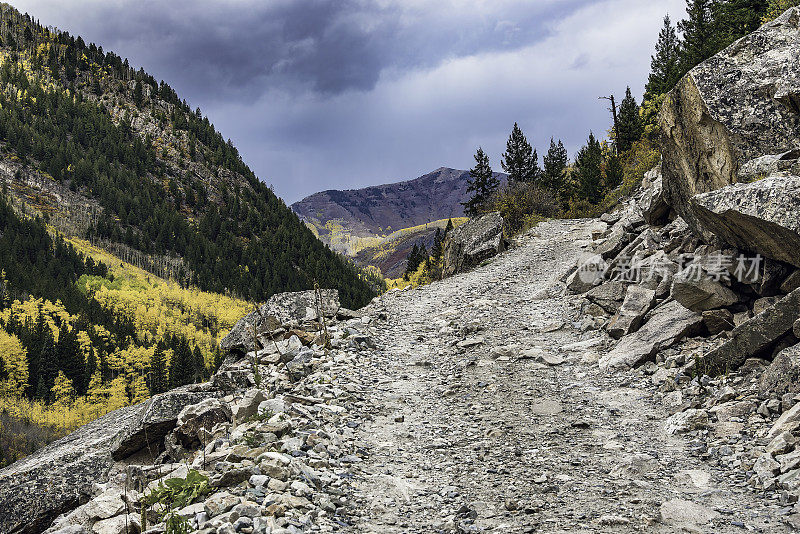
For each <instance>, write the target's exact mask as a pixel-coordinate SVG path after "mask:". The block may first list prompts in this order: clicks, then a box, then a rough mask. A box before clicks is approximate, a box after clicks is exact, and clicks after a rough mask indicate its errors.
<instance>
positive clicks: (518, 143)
mask: <svg viewBox="0 0 800 534" xmlns="http://www.w3.org/2000/svg"><path fill="white" fill-rule="evenodd" d="M501 163H502V165H503V170H504V171H506V172H507V173H508V180H509V182H512V183H514V182H516V183H532V182H535V181H536V180H538V179H539V173H540V170H539V156H538V155H537V154H536V150H535V149H534V148H532V147H531V144H530V143H529V142H528V139H527V138H526V137H525V134H523V133H522V130H521V129H520V127H519V125H518V124H517V123H516V122H515V123H514V128H513V129H512V130H511V135H509V137H508V141H507V142H506V151H505V152H504V153H503V161H502V162H501Z"/></svg>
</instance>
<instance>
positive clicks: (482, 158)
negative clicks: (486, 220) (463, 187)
mask: <svg viewBox="0 0 800 534" xmlns="http://www.w3.org/2000/svg"><path fill="white" fill-rule="evenodd" d="M469 176H470V179H469V180H468V182H467V193H472V197H471V198H470V199H469V200H467V201H466V202H462V206H464V213H465V214H466V215H467V216H468V217H475V216H476V215H478V214H480V213H481V212H482V211H483V210H484V208H485V207H486V205H487V203H488V201H489V200H490V199H491V197H492V195H493V194H494V192H495V191H497V188H498V187H499V186H500V180H498V179H497V178H495V176H494V173H493V172H492V167H491V166H490V165H489V156H487V155H486V153H485V152H484V151H483V148H478V152H477V153H476V154H475V167H473V168H472V169H470V171H469Z"/></svg>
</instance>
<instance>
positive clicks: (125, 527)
mask: <svg viewBox="0 0 800 534" xmlns="http://www.w3.org/2000/svg"><path fill="white" fill-rule="evenodd" d="M309 293H311V295H309ZM313 293H314V292H313V291H312V292H305V293H295V294H282V295H280V296H277V297H276V298H274V299H273V300H272V301H271V303H270V304H268V305H267V306H265V308H267V307H269V306H272V305H273V304H274V302H277V301H281V302H282V303H284V304H283V307H282V308H281V309H280V310H273V311H279V312H281V313H283V317H282V320H276V321H272V320H270V321H263V320H262V321H261V322H260V323H257V324H256V329H255V332H254V335H255V338H256V339H257V341H255V342H252V341H249V340H247V339H245V337H244V336H243V335H242V334H241V332H244V331H249V332H253V329H252V325H253V323H254V318H255V317H257V316H258V315H259V314H257V313H256V314H255V315H253V314H250V315H248V316H247V317H245V318H243V319H242V320H241V321H240V323H239V324H237V326H236V328H234V329H233V331H232V333H231V335H230V336H229V338H228V339H226V345H227V346H228V350H229V351H230V356H229V357H228V358H227V359H226V360H225V361H224V363H223V364H222V366H221V367H220V369H219V370H218V372H217V373H216V374H215V375H214V377H213V378H212V380H211V381H210V383H209V384H208V388H209V390H210V391H213V392H214V393H215V394H214V395H208V396H206V397H205V398H204V399H203V400H201V401H200V402H196V403H193V404H189V405H186V406H184V407H183V408H182V409H181V410H180V413H179V414H178V415H177V417H176V418H175V419H174V420H173V422H172V425H171V428H169V430H168V431H166V432H162V436H163V439H162V440H161V442H160V443H157V442H153V440H151V441H150V444H149V446H148V447H145V450H140V451H139V452H138V453H137V454H136V455H134V456H129V457H126V458H121V459H120V460H121V461H119V462H116V463H114V464H113V465H112V466H111V468H110V470H109V473H108V476H107V482H102V483H101V482H100V480H98V481H96V482H95V483H94V484H93V485H92V488H91V490H90V491H89V493H90V495H89V497H90V499H89V500H88V502H85V503H84V504H82V505H81V506H78V507H77V508H74V509H71V510H69V511H67V512H66V513H63V514H62V515H60V516H59V517H57V518H56V519H55V521H53V523H52V525H50V526H49V528H48V529H47V530H46V532H47V533H49V534H81V533H85V534H92V533H93V534H129V533H134V534H137V533H140V532H146V533H149V534H157V533H161V532H165V531H166V525H165V523H164V518H163V517H162V514H161V512H163V511H164V507H163V505H162V504H159V503H156V504H155V505H151V506H143V505H142V502H143V498H144V497H146V496H147V495H149V494H150V493H151V492H152V491H153V490H154V489H157V488H158V486H159V483H160V482H164V481H166V480H168V479H175V478H177V479H184V480H185V479H186V477H187V476H188V475H189V473H190V471H192V470H196V471H197V473H199V474H200V475H202V476H204V477H207V478H208V486H209V492H208V493H207V494H204V495H201V496H200V497H199V498H197V499H195V500H194V501H193V502H191V503H190V504H188V505H186V506H184V507H182V508H180V509H177V510H176V511H175V513H176V514H177V515H178V516H180V517H182V518H184V519H185V520H186V521H187V524H188V526H189V527H190V529H191V531H197V532H201V533H205V534H214V533H217V534H233V533H243V534H253V533H255V534H264V533H273V534H288V533H293V534H294V533H300V532H309V531H314V532H331V531H334V530H338V529H341V528H343V527H346V526H348V525H349V524H350V522H351V519H350V516H351V512H350V510H349V507H350V506H351V498H350V490H349V485H350V481H351V480H352V479H353V477H354V476H355V473H356V472H357V471H358V464H359V463H360V462H362V461H363V459H364V458H365V455H366V451H365V449H364V448H363V447H361V446H360V444H359V442H358V440H357V439H356V434H355V431H356V429H357V428H358V427H359V426H360V425H361V424H362V421H363V417H364V414H363V413H362V409H363V403H362V400H363V398H362V397H363V395H362V392H363V391H364V388H365V387H367V384H362V383H360V379H359V377H358V376H354V375H353V370H354V369H356V368H357V366H356V365H354V362H355V361H356V360H359V359H364V358H369V357H370V354H371V352H372V350H373V347H374V344H373V342H372V336H373V334H374V333H373V329H374V327H373V325H372V324H371V323H372V322H373V318H372V317H371V315H369V309H370V308H369V307H367V308H365V309H364V310H363V311H361V312H351V311H349V310H345V309H343V308H342V309H340V308H339V304H338V296H337V295H336V292H335V291H332V292H328V293H326V294H325V299H324V300H325V302H324V303H323V309H327V310H334V311H333V312H331V313H324V315H328V318H327V319H325V320H324V321H322V320H320V318H318V317H317V315H316V312H313V313H312V311H311V310H312V309H315V306H314V305H313V304H312V305H310V306H307V304H309V303H313V301H314V298H313V297H314V295H313ZM273 308H274V306H273ZM272 316H273V317H276V316H279V315H278V314H274V313H273V315H272ZM337 317H338V319H337ZM374 320H375V322H376V323H377V322H379V321H380V319H379V318H378V317H376V318H375V319H374ZM268 323H269V324H268ZM251 343H253V344H256V343H257V344H258V348H257V350H248V351H247V352H244V350H245V349H250V348H253V349H255V348H256V347H253V346H252V345H250V344H251Z"/></svg>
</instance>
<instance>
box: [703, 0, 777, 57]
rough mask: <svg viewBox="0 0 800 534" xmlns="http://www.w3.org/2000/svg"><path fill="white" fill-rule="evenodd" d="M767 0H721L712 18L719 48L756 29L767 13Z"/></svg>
mask: <svg viewBox="0 0 800 534" xmlns="http://www.w3.org/2000/svg"><path fill="white" fill-rule="evenodd" d="M768 8H769V0H721V1H719V3H718V4H717V5H716V6H715V13H714V18H715V22H716V31H717V33H718V39H719V43H718V47H719V48H720V49H721V48H723V47H725V46H728V45H729V44H730V43H732V42H733V41H735V40H737V39H739V38H740V37H743V36H745V35H747V34H748V33H752V32H754V31H755V30H757V29H758V28H759V27H760V26H761V24H762V21H763V19H764V17H765V16H766V14H767V10H768Z"/></svg>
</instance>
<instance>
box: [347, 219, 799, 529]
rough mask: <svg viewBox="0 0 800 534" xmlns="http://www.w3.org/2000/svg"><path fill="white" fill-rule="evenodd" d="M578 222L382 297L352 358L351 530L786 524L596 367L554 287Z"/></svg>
mask: <svg viewBox="0 0 800 534" xmlns="http://www.w3.org/2000/svg"><path fill="white" fill-rule="evenodd" d="M589 231H590V230H589V223H588V222H587V221H553V222H548V223H544V224H542V225H540V226H539V227H537V228H536V229H535V230H534V232H535V233H534V235H528V236H524V237H522V238H521V239H520V240H519V243H518V246H517V247H515V248H513V249H512V250H510V251H509V252H507V253H505V254H502V255H500V256H497V257H496V258H495V259H494V260H493V261H492V262H491V263H490V264H488V265H484V266H482V267H480V268H478V269H476V270H474V271H472V272H469V273H466V274H463V275H460V276H457V277H454V278H450V279H446V280H445V281H442V282H437V283H434V284H432V285H430V286H426V287H423V288H420V289H417V290H414V291H405V292H396V293H393V294H389V295H387V296H385V297H383V299H382V301H381V302H380V304H378V305H377V310H376V313H379V314H381V316H383V315H382V314H385V315H386V317H387V319H388V321H387V323H386V324H385V326H382V327H381V328H380V329H377V336H376V342H377V346H378V348H377V350H376V351H375V352H374V355H373V356H372V357H371V358H370V359H368V360H366V361H363V362H362V365H361V367H360V368H359V371H360V373H361V380H362V381H363V383H364V384H365V385H366V384H367V383H370V384H371V387H367V388H366V390H367V391H368V395H367V406H369V407H370V408H371V410H372V414H371V415H372V417H371V418H369V419H371V420H369V421H368V422H366V423H365V424H363V425H362V426H361V427H360V429H359V432H358V434H357V435H358V438H359V440H360V441H361V446H362V447H363V448H364V450H365V451H366V452H367V454H366V455H365V460H364V462H363V463H362V464H360V466H359V467H360V473H359V475H358V476H357V477H356V483H355V495H356V503H354V504H356V514H357V515H360V518H359V519H358V520H357V521H356V529H355V530H356V531H358V532H438V531H453V530H455V529H459V530H460V531H463V532H561V531H586V532H609V531H620V532H627V531H641V530H647V531H653V532H676V531H680V530H681V529H685V530H686V531H690V532H740V531H742V530H743V529H745V530H754V531H759V532H782V531H785V530H786V529H787V527H786V526H785V525H784V524H783V523H782V521H781V519H780V518H781V515H782V514H781V513H779V512H780V507H779V506H778V505H777V503H770V502H769V501H764V500H763V499H762V498H761V497H759V496H757V495H756V494H755V493H754V492H753V491H752V490H751V489H749V488H748V487H747V485H746V479H745V478H744V474H741V475H733V474H731V473H729V472H728V471H727V470H726V469H722V468H719V467H717V466H713V465H711V464H710V463H709V462H706V461H703V460H701V459H700V458H699V457H698V456H697V455H693V454H692V449H691V447H690V443H689V441H688V440H686V439H685V438H684V437H680V436H674V435H670V434H668V433H667V432H665V429H664V426H665V420H666V419H667V417H668V415H669V414H668V413H666V412H665V409H664V408H663V406H662V404H661V403H660V402H658V399H659V398H660V397H659V394H658V393H657V392H656V388H655V386H654V385H653V384H652V382H651V380H650V378H649V376H647V375H646V374H645V373H643V372H642V371H641V370H640V371H628V372H623V373H613V374H607V373H605V372H603V371H601V370H600V369H599V367H598V365H597V363H596V362H597V360H598V358H599V357H600V356H601V355H602V354H603V353H604V351H606V348H605V347H606V345H607V338H606V336H605V335H603V334H599V333H597V332H586V333H581V329H580V324H581V323H580V313H579V311H580V307H579V304H578V298H577V297H575V296H571V295H568V294H565V292H563V285H562V286H560V287H561V288H562V289H561V290H559V284H558V283H557V280H558V278H559V277H560V276H561V275H562V274H563V273H564V272H565V271H566V270H568V269H569V268H570V267H573V266H574V263H575V260H576V257H577V255H578V253H579V251H580V250H581V249H582V248H583V247H586V246H587V245H588V244H589V243H590V240H591V238H590V234H589ZM546 362H550V364H556V365H550V364H548V363H546ZM559 362H563V363H559Z"/></svg>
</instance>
